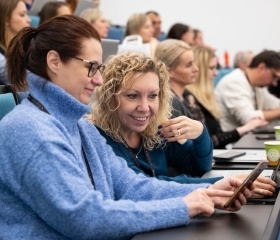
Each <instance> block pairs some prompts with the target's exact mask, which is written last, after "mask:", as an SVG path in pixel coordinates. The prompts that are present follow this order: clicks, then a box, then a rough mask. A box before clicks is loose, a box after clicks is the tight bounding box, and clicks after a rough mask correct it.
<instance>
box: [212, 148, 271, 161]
mask: <svg viewBox="0 0 280 240" xmlns="http://www.w3.org/2000/svg"><path fill="white" fill-rule="evenodd" d="M229 151H235V150H220V149H214V151H213V156H216V155H219V154H222V153H227V152H229ZM236 151H238V152H240V151H243V152H246V154H245V155H243V156H240V157H235V158H232V159H214V162H215V163H259V162H260V161H262V160H264V159H266V153H265V150H247V149H246V150H245V149H244V150H236Z"/></svg>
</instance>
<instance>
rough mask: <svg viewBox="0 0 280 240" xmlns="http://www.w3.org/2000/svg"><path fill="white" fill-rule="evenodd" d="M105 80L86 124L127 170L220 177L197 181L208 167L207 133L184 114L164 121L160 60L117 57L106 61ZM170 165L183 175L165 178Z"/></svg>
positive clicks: (166, 107)
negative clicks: (171, 175)
mask: <svg viewBox="0 0 280 240" xmlns="http://www.w3.org/2000/svg"><path fill="white" fill-rule="evenodd" d="M103 77H104V83H103V85H102V86H101V87H99V88H98V89H97V90H96V92H95V93H96V94H95V95H94V102H93V107H92V115H91V116H90V120H91V121H92V122H93V123H94V124H95V125H96V126H97V127H98V130H99V131H100V133H101V134H102V135H103V136H104V137H105V138H106V140H107V143H108V144H109V145H110V146H111V147H112V148H113V150H114V152H115V153H116V155H118V156H119V157H122V158H124V159H125V160H126V161H127V163H128V166H129V167H130V168H132V169H133V170H134V171H135V172H136V173H140V172H142V173H145V174H146V175H147V176H150V177H157V178H158V179H161V180H167V181H176V182H180V183H190V182H191V183H194V182H195V183H198V182H210V183H213V182H215V181H217V179H220V178H213V179H202V178H197V177H201V176H202V175H203V174H204V173H205V172H207V171H210V170H211V166H212V159H213V156H212V149H213V145H212V141H211V139H210V137H209V135H208V132H207V129H206V128H205V127H204V126H203V125H202V124H201V123H200V122H198V121H195V120H192V119H189V118H187V117H184V116H183V117H179V118H175V119H172V120H167V119H168V118H169V117H170V115H171V104H170V92H169V84H168V79H169V77H168V73H167V72H166V70H165V66H164V65H163V64H162V63H161V62H157V61H155V60H152V59H151V58H150V57H145V56H144V55H142V54H140V53H120V54H118V55H116V56H114V57H113V58H111V59H110V60H109V61H108V62H106V69H105V71H104V74H103ZM116 79H117V80H116ZM159 125H160V126H161V128H160V129H158V126H159ZM157 132H158V133H159V134H161V135H159V134H157ZM187 139H188V141H186V140H187ZM178 140H179V141H180V140H181V141H184V143H182V144H180V143H179V142H178ZM166 141H167V142H166ZM168 167H169V168H173V169H177V170H178V172H179V171H180V173H181V175H179V176H176V177H168V171H167V168H168ZM192 176H194V177H196V178H191V177H192Z"/></svg>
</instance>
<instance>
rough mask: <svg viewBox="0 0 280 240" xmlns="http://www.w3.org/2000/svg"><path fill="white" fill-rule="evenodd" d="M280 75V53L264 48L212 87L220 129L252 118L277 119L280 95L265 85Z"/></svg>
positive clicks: (225, 129)
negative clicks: (248, 63)
mask: <svg viewBox="0 0 280 240" xmlns="http://www.w3.org/2000/svg"><path fill="white" fill-rule="evenodd" d="M279 77H280V54H279V53H277V52H274V51H263V52H261V53H259V54H258V55H256V56H255V57H254V58H253V59H252V61H251V63H250V65H249V66H248V67H247V68H246V69H245V70H244V71H242V70H241V69H240V68H236V69H235V70H233V71H232V72H230V73H229V74H227V75H225V76H224V77H223V78H222V79H221V80H220V81H219V83H218V85H217V86H216V88H215V94H216V99H217V103H218V105H219V109H220V115H221V116H220V123H221V125H222V129H223V131H230V130H233V129H235V128H237V127H239V126H241V125H244V124H245V123H246V122H248V121H249V120H250V119H252V118H260V119H263V120H266V121H269V122H271V121H274V120H280V99H278V98H277V97H275V96H273V95H272V94H271V93H269V92H268V90H267V87H268V86H270V85H272V84H275V83H276V81H277V80H278V78H279Z"/></svg>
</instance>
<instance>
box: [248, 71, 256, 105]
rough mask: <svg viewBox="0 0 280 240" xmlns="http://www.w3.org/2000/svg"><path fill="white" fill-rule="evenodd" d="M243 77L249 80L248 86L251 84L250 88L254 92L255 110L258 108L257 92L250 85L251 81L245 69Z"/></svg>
mask: <svg viewBox="0 0 280 240" xmlns="http://www.w3.org/2000/svg"><path fill="white" fill-rule="evenodd" d="M245 77H246V78H247V81H248V82H249V84H250V86H251V88H252V90H253V92H254V95H255V96H254V97H255V103H256V104H255V107H256V110H258V99H257V93H256V89H255V87H253V86H252V85H251V83H250V80H249V77H248V75H247V73H246V71H245Z"/></svg>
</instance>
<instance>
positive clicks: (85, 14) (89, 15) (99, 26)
mask: <svg viewBox="0 0 280 240" xmlns="http://www.w3.org/2000/svg"><path fill="white" fill-rule="evenodd" d="M80 17H81V18H83V19H85V20H86V21H88V22H89V23H90V24H91V25H92V26H93V27H94V28H95V29H96V30H97V32H98V33H99V35H100V37H101V38H107V36H108V32H109V28H110V25H109V22H108V21H107V20H106V19H105V17H104V16H103V13H102V12H101V11H100V10H99V9H98V8H88V9H85V10H84V11H82V12H81V14H80Z"/></svg>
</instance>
